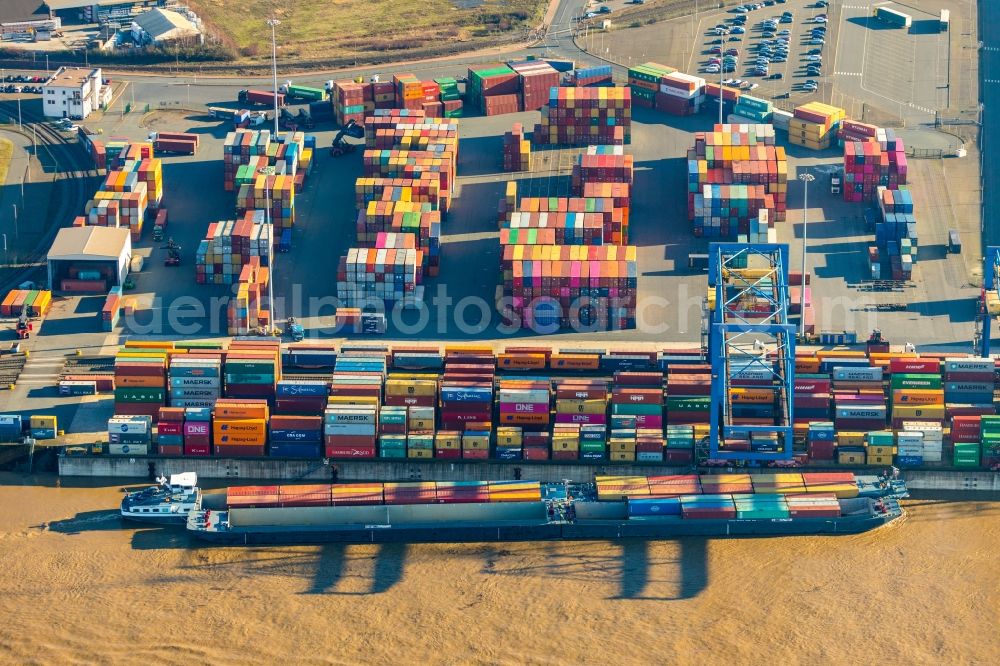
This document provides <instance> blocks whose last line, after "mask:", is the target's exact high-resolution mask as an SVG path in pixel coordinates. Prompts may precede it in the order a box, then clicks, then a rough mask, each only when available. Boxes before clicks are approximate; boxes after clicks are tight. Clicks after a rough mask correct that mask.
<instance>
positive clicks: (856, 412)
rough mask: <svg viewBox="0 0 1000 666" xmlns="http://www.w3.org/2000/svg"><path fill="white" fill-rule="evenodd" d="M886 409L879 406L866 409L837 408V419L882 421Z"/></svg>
mask: <svg viewBox="0 0 1000 666" xmlns="http://www.w3.org/2000/svg"><path fill="white" fill-rule="evenodd" d="M885 412H886V408H885V407H882V406H880V405H868V406H866V407H837V409H836V416H837V418H838V419H884V418H885Z"/></svg>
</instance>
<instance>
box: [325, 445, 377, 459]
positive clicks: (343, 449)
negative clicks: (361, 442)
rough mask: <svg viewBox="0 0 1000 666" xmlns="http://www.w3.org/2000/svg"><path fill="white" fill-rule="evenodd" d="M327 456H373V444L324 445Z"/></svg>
mask: <svg viewBox="0 0 1000 666" xmlns="http://www.w3.org/2000/svg"><path fill="white" fill-rule="evenodd" d="M326 457H327V458H374V457H375V447H374V446H331V445H330V444H327V445H326Z"/></svg>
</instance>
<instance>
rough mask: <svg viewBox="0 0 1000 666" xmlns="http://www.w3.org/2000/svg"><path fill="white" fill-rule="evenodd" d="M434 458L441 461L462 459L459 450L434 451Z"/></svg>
mask: <svg viewBox="0 0 1000 666" xmlns="http://www.w3.org/2000/svg"><path fill="white" fill-rule="evenodd" d="M434 457H435V458H441V459H442V460H453V459H455V458H461V457H462V450H461V449H434Z"/></svg>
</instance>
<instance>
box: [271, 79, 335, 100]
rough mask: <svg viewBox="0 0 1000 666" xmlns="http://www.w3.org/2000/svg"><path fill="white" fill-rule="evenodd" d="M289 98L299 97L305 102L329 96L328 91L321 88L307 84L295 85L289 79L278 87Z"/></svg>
mask: <svg viewBox="0 0 1000 666" xmlns="http://www.w3.org/2000/svg"><path fill="white" fill-rule="evenodd" d="M278 90H279V91H281V92H282V93H284V95H285V97H287V98H289V99H300V100H303V101H306V102H322V101H324V100H326V99H327V98H328V97H329V93H328V92H327V91H326V90H323V89H322V88H311V87H309V86H297V85H295V84H293V83H292V82H291V81H285V83H284V84H283V85H282V86H280V87H279V88H278Z"/></svg>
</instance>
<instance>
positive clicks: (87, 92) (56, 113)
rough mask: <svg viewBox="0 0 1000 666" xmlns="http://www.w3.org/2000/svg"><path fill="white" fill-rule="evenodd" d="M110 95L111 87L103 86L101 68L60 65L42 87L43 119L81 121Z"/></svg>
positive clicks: (107, 99) (104, 102) (105, 102)
mask: <svg viewBox="0 0 1000 666" xmlns="http://www.w3.org/2000/svg"><path fill="white" fill-rule="evenodd" d="M110 98H111V88H110V87H108V86H105V85H104V79H103V78H102V77H101V68H100V67H95V68H92V69H88V68H84V67H60V68H59V70H58V71H57V72H56V73H55V75H54V76H53V77H52V78H51V79H49V81H48V83H46V84H44V85H43V86H42V109H43V111H44V113H45V117H46V118H71V119H73V120H83V119H84V118H86V117H87V116H89V115H90V114H91V113H93V112H94V111H96V110H97V109H99V108H101V105H103V104H107V103H108V102H109V101H110Z"/></svg>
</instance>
